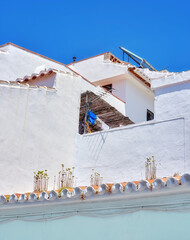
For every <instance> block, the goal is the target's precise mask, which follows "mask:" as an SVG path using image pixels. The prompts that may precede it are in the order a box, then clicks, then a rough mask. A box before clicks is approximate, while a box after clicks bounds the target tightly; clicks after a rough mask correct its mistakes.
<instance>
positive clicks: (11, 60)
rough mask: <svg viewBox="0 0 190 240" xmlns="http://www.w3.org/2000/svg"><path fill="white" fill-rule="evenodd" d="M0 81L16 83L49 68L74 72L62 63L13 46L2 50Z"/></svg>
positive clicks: (0, 53)
mask: <svg viewBox="0 0 190 240" xmlns="http://www.w3.org/2000/svg"><path fill="white" fill-rule="evenodd" d="M0 50H1V51H0V80H6V81H15V80H16V79H17V78H22V77H24V76H25V75H29V76H30V75H32V73H39V72H40V71H42V70H44V69H45V68H46V69H49V68H55V69H57V70H62V71H67V72H72V71H71V70H70V69H69V68H67V67H66V66H64V65H63V64H61V63H57V62H54V61H51V60H49V59H46V58H43V57H41V56H39V55H37V54H34V53H31V52H30V51H25V50H23V49H20V48H19V47H16V46H13V45H11V44H9V45H6V46H4V47H1V48H0Z"/></svg>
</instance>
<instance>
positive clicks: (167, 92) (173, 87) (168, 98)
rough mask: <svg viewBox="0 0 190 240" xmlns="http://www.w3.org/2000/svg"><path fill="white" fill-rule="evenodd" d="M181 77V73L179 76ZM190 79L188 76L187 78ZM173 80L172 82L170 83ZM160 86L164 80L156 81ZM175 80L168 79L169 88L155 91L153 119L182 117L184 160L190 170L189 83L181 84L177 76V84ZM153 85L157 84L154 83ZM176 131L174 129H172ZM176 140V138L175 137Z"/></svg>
mask: <svg viewBox="0 0 190 240" xmlns="http://www.w3.org/2000/svg"><path fill="white" fill-rule="evenodd" d="M181 75H183V73H182V74H181ZM187 79H190V76H189V78H187ZM172 80H173V81H172ZM158 81H159V82H160V84H161V85H162V84H163V83H164V79H162V82H161V80H158ZM176 81H177V80H176V79H175V77H173V79H170V86H165V87H163V88H158V89H155V113H156V114H155V118H156V120H158V121H159V119H167V118H173V117H174V116H175V117H180V116H183V117H184V119H185V125H184V135H185V159H186V170H187V171H189V170H190V104H189V99H190V81H188V80H187V81H186V82H181V78H180V76H179V80H178V84H176ZM173 83H175V84H173ZM155 84H157V83H156V82H155ZM174 131H176V129H174ZM177 139H178V136H177Z"/></svg>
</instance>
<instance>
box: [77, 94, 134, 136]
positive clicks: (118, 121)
mask: <svg viewBox="0 0 190 240" xmlns="http://www.w3.org/2000/svg"><path fill="white" fill-rule="evenodd" d="M86 94H87V92H85V93H82V94H81V105H80V118H79V122H80V123H81V122H82V120H83V117H84V114H85V110H86V108H85V104H86ZM108 94H109V92H108ZM88 102H89V103H90V110H91V111H92V112H93V113H94V114H96V115H97V116H98V117H99V118H100V119H101V120H102V121H103V122H104V123H105V124H107V125H108V126H109V127H110V128H115V127H120V126H121V125H123V126H126V125H129V124H133V122H132V121H131V120H130V119H129V118H128V117H126V116H124V115H123V114H121V113H120V112H119V111H118V110H117V109H115V108H114V107H112V106H111V105H110V104H109V103H108V102H106V101H105V100H103V99H102V97H101V96H98V95H96V94H94V93H93V92H88ZM90 129H91V131H92V132H96V131H100V130H101V128H99V127H98V126H90ZM82 131H83V129H81V133H82Z"/></svg>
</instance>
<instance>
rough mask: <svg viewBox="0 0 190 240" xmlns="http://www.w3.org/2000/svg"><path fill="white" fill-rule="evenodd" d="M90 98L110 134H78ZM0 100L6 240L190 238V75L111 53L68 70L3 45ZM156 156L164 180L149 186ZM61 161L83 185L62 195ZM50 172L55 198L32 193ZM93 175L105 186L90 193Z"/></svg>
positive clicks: (0, 218)
mask: <svg viewBox="0 0 190 240" xmlns="http://www.w3.org/2000/svg"><path fill="white" fill-rule="evenodd" d="M110 84H112V88H113V94H111V93H108V92H107V91H106V90H105V89H103V88H102V86H104V87H105V85H110ZM107 87H110V86H107ZM86 93H88V96H92V97H94V96H95V98H96V99H97V98H98V100H96V101H95V99H94V101H95V102H96V104H95V103H93V101H92V100H93V99H90V101H91V102H92V105H91V108H92V109H93V107H94V109H95V111H97V112H98V114H97V115H98V117H99V118H100V120H102V121H103V122H104V123H105V125H108V126H109V127H110V126H113V127H112V128H106V127H105V125H104V123H102V126H103V127H102V128H103V129H104V130H102V131H96V132H93V133H88V134H83V135H80V134H79V133H78V131H79V130H78V128H79V123H80V117H79V116H80V115H81V112H82V109H83V105H82V101H83V99H82V98H81V96H82V97H83V96H85V94H86ZM0 97H1V105H0V106H1V107H0V153H1V157H0V176H1V181H0V189H1V194H2V195H1V196H0V210H1V211H0V223H5V224H2V225H0V239H9V238H13V237H14V239H19V237H20V236H21V235H20V232H21V231H22V234H23V235H27V239H34V237H38V238H39V239H59V238H60V236H61V238H62V237H63V236H64V237H65V238H67V239H76V238H78V237H80V238H83V239H88V238H91V239H97V238H100V239H109V240H110V239H116V238H117V239H119V240H120V239H123V236H129V237H130V238H131V239H135V240H137V239H147V238H150V237H151V238H152V237H154V239H155V240H157V239H170V238H172V239H178V238H180V237H181V236H183V239H189V234H190V232H189V227H188V219H189V216H190V213H189V209H190V201H189V185H190V175H189V174H185V173H187V172H190V161H189V159H190V104H189V98H190V71H187V72H182V73H168V72H157V71H149V70H147V69H141V68H136V67H134V66H132V65H130V64H127V63H124V62H122V61H120V60H118V59H117V58H116V57H114V56H113V55H112V54H110V53H105V54H102V55H99V56H95V57H93V58H90V59H86V60H83V61H79V62H75V63H72V64H71V65H70V66H69V67H68V66H65V65H64V64H62V63H58V62H56V61H54V60H51V59H48V58H46V57H44V56H41V55H38V54H36V53H33V52H30V51H29V50H26V49H23V48H21V47H18V46H16V45H14V44H5V45H3V46H1V47H0ZM81 99H82V100H81ZM97 108H98V110H97ZM147 110H149V112H148V113H149V114H150V113H151V112H152V113H154V119H153V120H152V121H147ZM114 121H116V122H117V124H118V125H117V126H114V124H113V122H114ZM132 122H133V124H131V123H132ZM119 123H121V125H125V126H120V125H119ZM128 123H130V124H128ZM109 124H110V125H109ZM90 127H91V128H92V126H90ZM104 127H105V128H104ZM151 156H155V160H156V165H157V171H156V175H157V176H156V179H155V176H154V177H153V179H147V180H142V179H145V160H146V158H147V157H151ZM62 164H65V166H66V168H69V167H70V168H71V167H75V173H74V175H75V177H74V179H75V181H74V183H75V186H83V187H75V186H74V187H72V188H65V189H63V190H60V189H57V188H58V187H57V185H55V184H57V183H56V182H55V178H54V176H58V172H59V171H60V170H61V165H62ZM45 169H46V170H47V172H48V175H49V177H50V179H49V187H48V190H52V189H53V188H55V189H56V190H57V192H56V191H50V192H48V193H45V192H42V193H41V194H40V193H31V192H33V181H34V178H33V172H34V171H38V170H45ZM92 169H95V171H97V172H98V173H100V174H101V176H102V177H103V182H104V183H106V184H102V185H100V186H89V185H93V184H91V182H90V175H91V171H92ZM154 170H155V169H154ZM151 171H152V170H151ZM57 179H58V178H57ZM56 181H57V180H56ZM99 182H100V181H98V183H99ZM54 185H55V186H54ZM95 185H97V184H95ZM88 186H89V187H88ZM59 190H60V192H59ZM58 192H59V196H58ZM16 193H19V194H16ZM25 193H28V194H25ZM10 194H12V195H10ZM9 195H10V196H9ZM147 210H148V211H147ZM166 211H167V212H166ZM106 216H107V217H108V218H107V219H106V221H105V219H104V218H103V217H106ZM65 217H68V218H65ZM95 217H96V218H95ZM97 219H98V220H97ZM153 219H154V220H153ZM176 219H177V220H176ZM16 220H22V221H16ZM48 220H51V222H49V221H48ZM28 221H30V222H28ZM137 229H138V231H137ZM94 230H95V231H94ZM34 232H35V236H34Z"/></svg>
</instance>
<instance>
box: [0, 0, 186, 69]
mask: <svg viewBox="0 0 190 240" xmlns="http://www.w3.org/2000/svg"><path fill="white" fill-rule="evenodd" d="M189 9H190V1H189V0H181V1H176V0H173V1H170V0H165V1H163V0H159V1H149V0H147V1H146V0H144V1H142V0H136V1H128V0H117V1H113V0H109V1H107V0H102V1H99V0H96V1H92V0H85V1H83V0H81V1H77V0H73V1H72V0H67V1H65V0H62V1H61V0H60V1H58V0H54V1H49V0H46V1H45V0H41V1H36V0H33V1H11V0H9V1H5V0H1V12H0V22H1V27H0V36H1V38H0V44H4V43H6V42H13V43H15V44H17V45H20V46H22V47H24V48H27V49H30V50H32V51H35V52H37V53H40V54H42V55H45V56H47V57H50V58H53V59H55V60H57V61H60V62H63V63H65V64H68V63H70V62H71V61H72V57H73V56H74V55H75V56H76V57H77V60H80V59H83V58H87V57H91V56H93V55H97V54H100V53H103V52H107V51H110V52H112V53H113V54H115V55H116V56H117V57H119V58H121V59H122V52H121V50H120V49H119V48H118V47H119V46H123V47H125V48H127V49H128V50H130V51H132V52H134V53H136V54H137V55H139V56H141V57H143V58H145V59H146V60H147V61H148V62H150V63H151V64H152V65H153V66H154V67H155V68H156V69H158V70H162V69H164V68H167V67H168V70H169V71H183V70H189V69H190V43H189V42H190V14H189Z"/></svg>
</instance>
